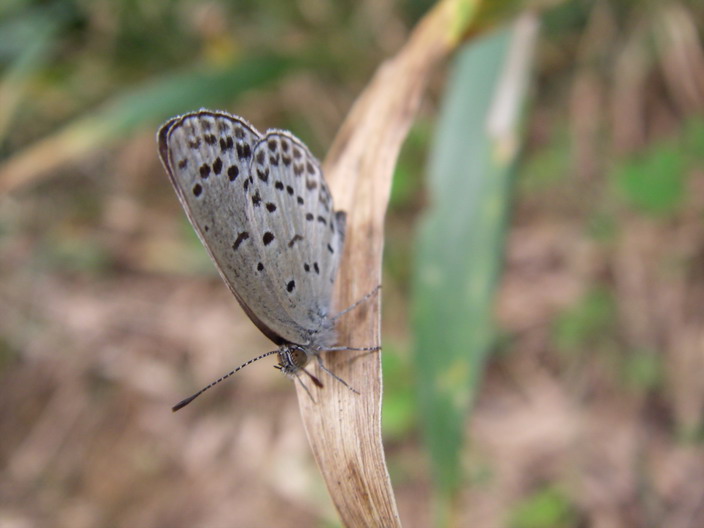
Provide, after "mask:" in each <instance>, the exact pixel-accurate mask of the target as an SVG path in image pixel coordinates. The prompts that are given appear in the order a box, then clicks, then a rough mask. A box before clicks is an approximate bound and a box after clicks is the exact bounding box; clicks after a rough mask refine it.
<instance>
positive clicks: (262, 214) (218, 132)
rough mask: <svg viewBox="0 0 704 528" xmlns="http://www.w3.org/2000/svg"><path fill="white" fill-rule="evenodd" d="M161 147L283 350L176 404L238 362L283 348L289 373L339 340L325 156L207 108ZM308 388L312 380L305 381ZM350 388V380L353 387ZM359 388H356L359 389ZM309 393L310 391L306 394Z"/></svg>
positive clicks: (249, 308) (251, 312) (193, 214)
mask: <svg viewBox="0 0 704 528" xmlns="http://www.w3.org/2000/svg"><path fill="white" fill-rule="evenodd" d="M157 141H158V144H159V155H160V157H161V161H162V163H163V165H164V168H165V169H166V172H167V173H168V175H169V178H170V179H171V183H172V184H173V186H174V188H175V189H176V194H177V195H178V198H179V200H180V202H181V205H183V208H184V209H185V210H186V214H187V215H188V218H189V220H190V221H191V224H192V225H193V227H194V229H195V231H196V233H197V234H198V237H199V238H200V240H201V242H202V243H203V245H204V246H205V248H206V249H207V251H208V253H209V254H210V256H211V258H212V259H213V261H214V262H215V265H216V267H217V269H218V271H219V272H220V275H221V276H222V278H223V279H224V281H225V283H226V284H227V285H228V287H229V288H230V290H231V291H232V293H233V294H234V296H235V297H236V298H237V300H238V301H239V303H240V305H241V306H242V308H243V309H244V311H245V312H246V313H247V315H248V316H249V318H250V319H251V320H252V322H253V323H254V324H255V325H256V326H257V327H258V328H259V330H261V331H262V333H263V334H264V335H266V336H267V337H268V338H269V339H271V340H272V341H273V342H274V343H275V344H276V345H278V349H276V350H272V351H270V352H267V353H265V354H262V355H261V356H258V357H256V358H253V359H251V360H249V361H247V362H246V363H244V364H243V365H241V366H240V367H238V368H236V369H234V370H233V371H231V372H230V373H228V374H226V375H225V376H223V377H222V378H220V379H218V380H216V381H215V382H213V383H211V384H210V385H208V386H206V387H205V388H203V389H202V390H200V391H198V392H197V393H196V394H194V395H193V396H191V397H189V398H186V399H185V400H183V401H181V402H179V403H178V404H177V405H175V406H174V407H173V410H174V411H176V410H178V409H180V408H182V407H184V406H185V405H187V404H188V403H190V402H191V401H193V400H194V399H195V398H196V397H197V396H199V395H200V394H202V393H203V392H204V391H206V390H207V389H209V388H210V387H212V386H213V385H215V384H217V383H219V382H220V381H222V380H223V379H225V378H227V377H229V376H231V375H232V374H234V373H235V372H237V371H239V370H240V369H241V368H243V367H245V366H247V365H249V364H250V363H252V362H254V361H257V360H259V359H261V358H264V357H267V356H269V355H272V354H278V360H279V364H278V365H277V368H279V369H280V370H281V371H282V372H283V373H284V374H286V375H288V376H289V377H295V378H296V379H298V381H300V378H299V377H298V376H299V374H300V372H305V373H306V374H307V375H308V376H309V377H310V378H311V380H312V381H313V382H314V384H315V385H317V386H318V387H322V383H321V382H320V381H319V380H318V379H317V378H316V377H315V376H313V375H312V374H311V373H310V372H308V371H307V370H305V366H306V365H307V363H308V362H309V361H310V360H311V358H313V357H315V358H316V359H317V361H318V363H319V364H320V366H321V367H322V368H323V370H324V371H326V372H328V373H329V374H330V375H331V376H333V377H334V378H335V379H337V380H339V381H340V382H342V383H343V384H345V385H346V386H348V385H347V383H345V382H344V381H343V380H342V379H340V378H339V377H337V376H336V375H335V374H333V373H332V372H330V371H329V370H328V369H327V368H325V366H324V365H323V362H322V359H321V356H320V354H321V353H322V352H324V351H329V350H377V349H376V348H351V347H340V346H333V345H335V343H336V335H335V321H336V319H337V318H338V317H340V316H341V315H343V314H344V313H346V312H347V311H349V310H351V309H352V308H354V307H356V306H357V305H359V304H360V303H361V302H363V301H364V300H366V298H368V297H369V296H370V295H372V294H373V293H374V292H372V293H370V294H369V295H367V296H366V297H365V298H364V299H362V300H361V301H359V302H357V303H355V304H354V305H353V306H351V307H349V308H348V309H347V310H344V311H343V312H341V313H340V314H337V315H335V316H331V315H330V304H331V297H332V287H333V284H334V281H335V276H336V273H337V268H338V266H339V263H340V257H341V256H342V250H343V245H344V241H345V213H344V212H342V211H335V210H334V207H333V201H332V195H331V194H330V191H329V190H328V187H327V184H326V183H325V180H324V179H323V174H322V171H321V169H320V164H319V163H318V160H316V159H315V157H314V156H313V155H312V154H311V153H310V151H309V150H308V148H307V147H306V146H305V145H304V144H303V143H302V142H301V141H300V140H299V139H298V138H296V137H295V136H294V135H292V134H291V133H290V132H287V131H284V130H267V131H266V132H265V133H264V134H261V133H260V132H258V131H257V130H256V129H255V128H254V127H253V126H252V125H251V124H250V123H248V122H247V121H246V120H245V119H243V118H241V117H238V116H234V115H230V114H227V113H225V112H216V111H209V110H200V111H197V112H193V113H189V114H186V115H183V116H178V117H175V118H173V119H170V120H169V121H167V122H166V123H165V124H164V125H163V126H162V127H161V129H160V130H159V132H158V134H157ZM301 384H302V385H303V387H304V388H305V389H306V391H308V388H307V387H306V386H305V384H303V383H302V382H301ZM348 387H349V386H348ZM352 390H354V389H352ZM308 394H309V395H310V392H308Z"/></svg>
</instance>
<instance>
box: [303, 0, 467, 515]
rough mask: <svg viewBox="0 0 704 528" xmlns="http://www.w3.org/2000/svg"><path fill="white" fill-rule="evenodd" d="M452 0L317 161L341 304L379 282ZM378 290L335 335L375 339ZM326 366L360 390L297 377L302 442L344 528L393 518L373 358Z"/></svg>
mask: <svg viewBox="0 0 704 528" xmlns="http://www.w3.org/2000/svg"><path fill="white" fill-rule="evenodd" d="M453 12H454V3H453V2H442V3H440V4H439V5H438V6H437V7H436V8H435V9H434V10H433V11H431V12H430V13H429V14H428V15H427V16H426V17H425V18H424V19H423V20H422V21H421V23H420V24H419V25H418V27H417V28H416V29H415V30H414V32H413V34H412V35H411V38H410V39H409V41H408V42H407V44H406V45H405V46H404V48H403V49H402V50H401V51H400V52H399V53H398V55H397V56H396V57H395V58H393V59H391V60H389V61H387V62H386V63H385V64H383V65H382V66H381V67H380V68H379V70H378V71H377V73H376V75H375V76H374V78H373V79H372V81H371V83H370V84H369V86H368V87H367V89H366V90H365V91H364V92H363V93H362V95H361V96H360V97H359V99H358V100H357V102H356V103H355V105H354V107H353V108H352V111H351V112H350V114H349V115H348V117H347V119H346V121H345V123H344V124H343V126H342V128H341V129H340V132H339V133H338V135H337V137H336V139H335V142H334V144H333V146H332V148H331V150H330V152H329V154H328V157H327V159H326V161H325V173H326V179H327V181H328V182H329V184H330V187H331V190H332V193H333V195H334V197H335V203H336V205H337V208H338V209H341V210H343V211H347V235H346V242H345V255H344V256H343V259H342V265H341V269H340V274H339V276H338V279H337V283H336V293H335V300H336V305H337V307H338V308H345V307H347V306H350V305H352V304H353V303H354V302H355V301H357V300H359V299H361V298H362V297H364V295H365V294H367V293H368V292H370V291H371V290H372V289H374V287H376V286H377V285H379V284H380V283H381V256H382V249H383V236H384V215H385V213H386V207H387V203H388V199H389V192H390V189H391V178H392V175H393V170H394V166H395V163H396V158H397V156H398V153H399V150H400V148H401V144H402V143H403V140H404V138H405V137H406V134H407V132H408V129H409V127H410V126H411V123H412V121H413V118H414V117H415V114H416V111H417V109H418V107H419V104H420V100H421V96H422V93H423V90H424V88H425V86H426V82H427V80H428V78H429V76H430V74H431V71H432V69H433V67H434V66H435V65H436V64H437V63H438V61H440V60H441V59H443V58H444V57H445V56H446V55H447V54H448V53H449V51H450V50H451V49H452V47H453V43H452V40H451V37H450V35H451V25H452V23H453V20H452V15H453ZM379 306H380V295H379V296H376V297H373V298H371V299H370V300H369V301H368V302H366V303H365V304H364V305H362V306H360V307H359V308H357V309H355V310H354V311H352V312H350V313H349V314H348V315H346V316H345V317H343V318H342V319H341V321H340V323H339V324H338V327H337V328H338V335H339V343H341V344H345V345H349V346H357V347H368V346H375V345H378V344H379V343H380V318H379ZM325 362H326V365H327V366H328V368H330V369H331V370H332V371H333V372H335V373H336V374H338V375H339V376H340V377H341V378H342V379H344V380H346V381H347V382H348V383H349V384H350V385H351V386H352V387H354V388H355V389H356V390H358V391H359V393H360V394H355V393H353V392H351V391H350V390H348V389H347V388H346V387H344V386H343V385H342V384H341V383H337V382H334V381H332V380H331V379H330V378H329V377H328V376H327V374H325V373H322V372H320V368H319V367H318V366H317V365H316V366H315V369H317V370H316V372H315V374H316V375H317V376H318V377H319V378H320V379H322V380H328V381H326V383H325V387H324V389H322V390H316V391H315V392H314V395H315V399H316V401H315V402H313V401H312V400H311V399H310V398H309V397H308V395H307V394H305V392H304V391H303V389H302V388H301V387H300V386H298V384H297V387H296V389H297V391H298V401H299V405H300V408H301V415H302V417H303V422H304V424H305V428H306V432H307V434H308V440H309V442H310V444H311V447H312V449H313V453H314V456H315V458H316V461H317V462H318V466H319V467H320V470H321V472H322V474H323V477H324V478H325V481H326V484H327V487H328V490H329V492H330V495H331V496H332V499H333V502H334V503H335V506H336V507H337V510H338V512H339V514H340V517H341V519H342V522H343V523H344V524H345V526H348V527H377V526H383V527H394V526H400V525H401V523H400V519H399V516H398V511H397V508H396V502H395V499H394V495H393V490H392V488H391V482H390V479H389V474H388V471H387V469H386V462H385V459H384V449H383V446H382V440H381V357H380V355H379V353H378V352H373V353H369V352H337V353H329V354H327V355H326V356H325Z"/></svg>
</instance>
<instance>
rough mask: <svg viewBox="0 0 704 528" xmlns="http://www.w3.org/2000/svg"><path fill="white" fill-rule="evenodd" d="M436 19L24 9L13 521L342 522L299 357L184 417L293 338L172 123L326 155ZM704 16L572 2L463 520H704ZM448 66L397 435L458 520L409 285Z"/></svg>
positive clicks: (15, 236) (544, 526)
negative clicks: (428, 396)
mask: <svg viewBox="0 0 704 528" xmlns="http://www.w3.org/2000/svg"><path fill="white" fill-rule="evenodd" d="M431 5H432V4H431V3H429V2H422V1H419V0H415V1H410V0H409V1H405V2H396V1H388V0H383V1H378V0H377V1H363V2H326V1H323V0H300V1H296V2H288V1H285V0H277V1H273V2H267V3H266V6H264V5H260V3H259V2H255V1H251V2H249V1H245V2H217V1H211V2H191V1H185V0H172V1H167V0H159V1H154V2H136V1H132V0H120V1H117V2H113V1H108V0H98V1H94V2H81V1H69V0H61V1H54V2H38V1H35V2H32V1H29V0H26V1H21V0H15V1H14V2H9V3H8V4H6V5H5V6H2V7H0V61H2V62H0V68H1V69H0V75H1V77H0V102H2V103H3V104H2V105H0V139H1V140H2V142H1V143H0V149H1V150H0V153H1V155H2V158H1V159H0V185H2V186H3V189H4V190H5V191H6V194H4V195H3V196H1V197H0V368H1V370H0V376H1V377H2V378H1V379H2V383H1V384H0V462H1V464H2V465H1V466H0V467H1V470H0V471H1V472H2V473H1V475H2V476H1V477H0V527H2V528H5V527H8V528H9V527H12V528H15V527H17V528H24V527H35V526H36V527H44V526H46V527H50V526H51V527H53V526H57V527H63V526H67V527H68V526H70V527H72V528H81V527H95V526H152V527H159V526H164V527H167V526H168V527H186V526H209V527H221V526H251V527H260V526H261V527H263V526H279V527H288V526H290V527H300V526H336V525H337V524H336V523H337V520H336V515H335V512H334V509H333V507H332V504H331V502H330V499H329V498H328V496H327V493H326V490H325V488H324V485H323V483H322V480H321V479H320V477H319V475H318V473H317V470H316V468H315V465H314V462H313V460H312V457H311V455H310V453H309V450H308V445H307V442H306V439H305V436H304V432H303V429H302V426H301V423H300V419H299V416H298V409H297V404H296V401H295V395H294V391H293V388H292V387H291V385H290V382H289V381H288V380H286V379H285V378H283V377H282V376H280V375H279V374H278V373H277V372H275V371H274V370H273V369H271V368H270V367H271V364H273V361H272V362H267V361H262V362H260V363H258V364H255V365H252V366H250V367H248V368H247V369H246V370H245V371H243V372H241V373H239V374H238V375H237V377H236V378H235V379H233V380H231V381H229V382H228V383H226V384H222V385H221V386H220V387H218V388H217V389H216V390H213V391H211V392H210V393H209V394H208V395H207V396H203V397H202V398H200V399H199V400H198V401H197V402H195V403H194V404H192V405H191V406H190V407H189V408H188V409H186V410H184V411H181V412H180V413H178V414H172V413H171V411H170V406H171V405H172V404H174V403H176V402H177V401H178V400H179V399H181V398H182V397H184V396H186V395H188V394H189V393H190V392H191V391H193V390H194V389H197V388H199V387H200V386H201V385H203V384H205V383H207V382H209V381H210V380H212V379H214V378H217V377H218V376H220V375H221V374H223V373H224V372H226V371H228V370H229V369H230V368H232V367H233V366H236V365H238V364H239V363H241V362H242V361H245V360H247V359H249V358H250V357H252V356H254V355H257V354H259V353H261V352H264V351H266V350H269V349H270V348H271V344H270V343H269V342H267V340H266V339H265V338H264V337H262V336H261V335H259V333H258V331H257V330H256V328H255V327H254V326H253V325H252V324H251V323H250V322H249V320H248V319H247V317H246V316H245V315H244V314H243V313H242V311H241V310H240V308H239V307H238V306H237V303H236V301H235V299H234V298H233V297H232V296H231V294H230V293H229V291H228V290H227V288H226V287H225V286H224V285H223V284H222V283H221V281H220V279H219V277H218V276H217V274H216V272H215V270H214V268H213V266H212V264H211V263H210V261H209V259H208V257H207V254H206V253H205V251H204V250H203V249H202V247H201V246H200V244H199V242H198V241H197V239H196V237H195V235H194V234H193V232H192V230H191V228H190V226H189V225H188V223H187V220H186V218H185V215H184V214H183V212H182V210H181V208H180V206H179V205H178V202H177V200H176V197H175V194H174V192H173V190H172V189H171V187H170V185H169V183H168V179H167V177H166V175H165V174H164V172H163V169H162V168H161V167H160V166H159V164H158V161H157V156H156V148H155V141H154V134H155V131H156V128H157V127H158V125H159V123H160V122H161V121H163V120H165V119H166V118H167V117H169V116H170V115H172V114H174V113H177V112H180V111H186V110H192V109H196V108H198V107H200V106H215V107H220V108H224V109H227V110H230V111H232V112H234V113H237V114H241V115H244V116H246V117H247V118H248V119H249V120H250V121H251V122H252V123H254V124H255V126H257V127H258V128H259V129H266V128H268V127H277V128H288V129H291V130H292V131H293V132H294V133H295V134H296V135H298V136H299V137H301V138H302V139H303V140H304V141H306V143H307V144H308V145H309V146H310V147H311V150H312V151H313V152H314V153H316V154H317V155H318V157H320V158H323V157H324V153H325V151H326V148H327V147H328V146H329V144H330V141H331V139H332V137H333V136H334V134H335V131H336V129H337V127H338V126H339V124H340V123H341V121H342V119H343V118H344V116H345V114H346V112H347V111H348V109H349V106H350V105H351V103H352V102H353V101H354V98H355V96H356V95H357V94H358V93H359V91H360V90H361V89H362V88H363V87H364V85H365V83H366V82H367V81H368V79H369V77H370V76H371V74H372V73H373V71H374V69H375V68H376V67H377V66H378V65H379V63H380V62H381V61H383V60H384V58H386V57H388V56H390V55H392V54H393V53H394V52H395V51H396V50H397V49H398V48H399V47H400V46H401V45H402V44H403V42H404V41H405V38H406V36H407V35H408V32H409V31H410V29H411V28H412V27H413V25H414V23H415V22H416V21H417V20H418V18H419V17H420V16H421V15H422V13H423V12H425V11H426V10H427V9H428V8H429V7H430V6H431ZM703 15H704V7H703V6H702V5H701V4H700V3H699V2H695V1H673V0H661V1H658V2H655V1H653V2H636V1H632V2H620V1H617V0H612V1H600V2H564V3H561V4H558V5H556V6H555V7H553V8H551V9H550V10H548V11H546V12H545V13H544V14H543V15H542V21H541V35H540V39H539V42H538V47H537V50H536V60H535V69H534V74H533V81H532V87H531V96H530V102H529V104H528V107H527V108H526V126H525V131H526V134H525V139H524V141H525V149H524V155H523V157H522V160H521V163H520V167H519V169H518V174H517V177H516V182H515V187H514V193H515V195H514V201H513V203H514V207H513V211H512V219H511V226H510V231H509V233H508V243H507V248H506V257H505V265H504V269H503V274H502V281H501V288H500V294H499V298H498V301H497V310H496V313H497V318H498V320H499V323H500V328H501V336H500V339H499V342H498V343H497V344H496V347H495V348H494V351H493V354H492V355H491V357H490V358H489V360H488V365H487V371H486V373H485V376H484V379H483V381H482V384H481V387H480V388H479V389H478V390H479V392H478V397H477V401H476V403H475V408H474V411H473V413H472V416H471V419H470V420H468V422H467V424H466V429H467V434H468V439H469V440H468V443H467V445H466V447H465V449H464V451H463V467H465V468H466V471H465V473H466V480H465V485H464V487H463V491H462V493H461V496H460V500H459V502H460V506H459V511H460V512H461V514H460V519H459V525H460V526H469V525H470V523H472V524H471V525H472V526H481V527H489V528H490V527H503V526H507V527H513V528H548V527H573V526H574V527H578V526H585V527H586V526H590V527H591V526H593V527H599V528H612V527H651V526H652V527H654V526H667V527H670V528H696V527H700V526H704V449H703V447H702V441H703V438H704V437H703V435H702V431H703V430H702V411H703V410H704V408H703V403H704V329H703V327H702V306H703V301H704V267H703V258H704V222H703V220H704V216H703V213H704V170H703V169H702V167H703V166H704V165H703V164H702V161H703V159H704V119H702V109H703V108H704V53H703V48H702V24H701V22H702V20H703ZM283 52H285V55H286V57H284V58H283V59H282V57H281V56H282V54H283ZM213 72H215V73H213ZM444 74H445V71H444V70H439V71H438V72H437V78H436V79H434V80H433V82H432V83H431V89H430V93H429V96H428V97H427V98H426V102H425V105H424V109H423V111H422V114H421V115H420V116H419V118H418V120H417V123H416V125H415V127H414V129H413V130H412V132H411V134H410V136H409V138H408V140H407V142H406V146H405V148H404V152H403V153H402V156H401V159H400V160H399V164H398V168H397V173H396V176H395V181H394V190H393V196H392V201H391V208H390V211H389V217H388V225H387V248H386V257H385V277H384V290H383V299H384V301H383V309H384V319H383V327H382V328H383V335H384V354H383V355H384V384H385V395H384V398H385V399H384V430H385V446H386V451H387V459H388V464H389V469H390V472H391V476H392V481H393V484H394V489H395V491H396V495H397V500H398V503H399V508H400V511H401V517H402V520H403V522H404V526H407V527H409V528H413V527H425V526H431V525H432V516H431V510H430V505H429V496H430V494H431V491H430V489H431V482H430V477H429V468H428V461H427V457H426V455H425V450H424V446H423V443H422V442H421V440H420V434H419V432H418V431H419V424H418V418H417V413H416V404H415V398H416V396H415V392H414V379H415V378H416V377H417V376H421V375H422V373H419V372H417V371H416V370H415V369H414V364H413V361H412V357H411V354H410V349H411V346H412V337H411V332H410V330H409V315H408V305H409V302H410V301H409V287H408V286H409V280H410V279H409V275H410V273H411V270H410V264H409V255H410V254H411V253H412V249H413V244H414V237H415V231H414V226H415V222H416V220H417V219H418V217H419V215H420V214H421V213H422V211H423V205H424V190H423V188H424V163H425V159H426V152H427V149H428V148H429V144H430V141H431V138H432V136H433V127H434V124H435V120H436V117H437V111H438V106H439V104H440V101H441V98H442V94H443V86H444V82H445V75H444ZM243 79H244V80H243ZM20 173H21V174H22V176H21V178H20V177H19V176H17V175H18V174H20ZM17 178H19V179H21V182H19V183H17V182H18V181H19V180H18V179H17Z"/></svg>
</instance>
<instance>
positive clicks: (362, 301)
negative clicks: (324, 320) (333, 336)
mask: <svg viewBox="0 0 704 528" xmlns="http://www.w3.org/2000/svg"><path fill="white" fill-rule="evenodd" d="M380 289H381V284H379V285H378V286H377V287H376V288H374V289H373V290H372V291H370V292H369V293H368V294H366V295H365V296H364V297H362V298H361V299H360V300H358V301H357V302H356V303H354V304H353V305H352V306H348V307H347V308H345V309H344V310H342V311H341V312H340V313H338V314H337V315H335V316H333V317H332V321H333V322H334V321H337V320H338V319H339V318H340V317H342V316H343V315H345V314H346V313H347V312H351V311H352V310H354V309H355V308H357V306H359V305H360V304H362V303H365V302H367V301H368V300H369V299H370V298H371V297H372V295H374V294H375V293H377V292H378V291H379V290H380Z"/></svg>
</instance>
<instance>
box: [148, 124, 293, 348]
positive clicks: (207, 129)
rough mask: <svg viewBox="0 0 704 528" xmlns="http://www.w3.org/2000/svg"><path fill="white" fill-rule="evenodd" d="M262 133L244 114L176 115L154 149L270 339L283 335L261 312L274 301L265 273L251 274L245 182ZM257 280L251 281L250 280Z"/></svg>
mask: <svg viewBox="0 0 704 528" xmlns="http://www.w3.org/2000/svg"><path fill="white" fill-rule="evenodd" d="M259 139H261V134H259V132H258V131H257V130H256V129H255V128H254V127H253V126H252V125H250V124H249V123H247V121H245V120H244V119H240V118H237V117H235V116H230V115H227V114H222V113H217V112H205V111H202V112H197V113H194V114H188V115H186V116H182V117H179V118H175V119H173V120H171V121H169V122H168V123H166V124H165V125H164V126H163V127H162V129H161V131H160V132H159V153H160V155H161V158H162V162H163V163H164V166H165V167H166V170H167V172H168V174H169V177H170V178H171V183H172V184H173V186H174V188H175V189H176V193H177V195H178V197H179V200H180V201H181V204H182V205H183V207H184V209H185V210H186V214H187V215H188V218H189V220H190V221H191V224H192V225H193V227H194V229H195V230H196V232H197V233H198V236H199V238H200V239H201V242H203V245H204V246H205V247H206V249H207V250H208V253H209V254H210V256H211V257H212V259H213V260H214V261H215V264H216V267H217V269H218V271H219V272H220V274H221V276H222V277H223V279H224V280H225V282H226V283H227V285H228V286H229V288H230V290H231V291H232V292H233V293H234V294H235V297H236V298H237V300H238V301H239V302H240V304H241V305H242V307H243V308H244V310H245V311H246V312H247V314H248V315H249V317H250V318H251V319H252V321H253V322H254V323H255V324H256V325H257V326H258V327H259V329H260V330H261V331H262V332H263V333H264V334H265V335H266V336H267V337H269V338H270V339H272V340H273V341H275V342H277V343H280V342H283V341H284V340H283V339H281V338H280V336H279V335H278V334H277V333H276V331H275V330H273V327H272V326H270V325H269V324H268V322H267V321H266V319H265V318H263V317H262V315H263V314H264V313H265V312H266V311H267V307H268V306H271V305H272V304H273V303H276V302H278V301H277V299H276V297H275V295H274V294H273V293H272V292H273V289H274V285H273V284H266V282H259V281H260V280H263V281H266V280H267V279H268V277H259V276H256V275H255V273H254V271H253V270H252V267H251V266H250V263H251V261H252V260H253V259H254V258H256V256H255V255H256V252H255V249H256V246H255V245H254V244H253V239H252V237H251V235H250V233H249V224H248V222H249V221H248V219H247V214H246V207H245V204H246V199H247V197H246V190H245V182H246V181H247V180H248V179H249V177H250V175H249V165H250V160H251V157H252V152H253V150H254V146H255V145H256V143H257V141H258V140H259ZM255 281H256V282H255Z"/></svg>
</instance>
